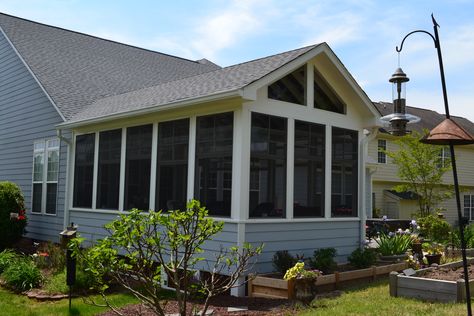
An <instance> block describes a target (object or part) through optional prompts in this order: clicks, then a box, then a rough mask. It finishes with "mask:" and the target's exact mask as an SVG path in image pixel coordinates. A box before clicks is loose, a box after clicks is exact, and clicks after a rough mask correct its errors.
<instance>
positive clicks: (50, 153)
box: [31, 139, 59, 215]
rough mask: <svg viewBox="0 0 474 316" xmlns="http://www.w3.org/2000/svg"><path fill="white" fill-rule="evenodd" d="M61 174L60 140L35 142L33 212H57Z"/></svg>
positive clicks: (51, 213) (52, 213)
mask: <svg viewBox="0 0 474 316" xmlns="http://www.w3.org/2000/svg"><path fill="white" fill-rule="evenodd" d="M58 174H59V140H58V139H48V140H42V141H38V142H35V144H34V150H33V189H32V203H31V212H33V213H39V214H41V213H42V214H50V215H54V214H56V206H57V203H56V200H57V192H58Z"/></svg>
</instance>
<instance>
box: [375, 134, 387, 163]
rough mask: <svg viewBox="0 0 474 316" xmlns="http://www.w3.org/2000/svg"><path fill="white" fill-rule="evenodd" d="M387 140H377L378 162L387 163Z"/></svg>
mask: <svg viewBox="0 0 474 316" xmlns="http://www.w3.org/2000/svg"><path fill="white" fill-rule="evenodd" d="M385 150H387V141H386V140H385V139H379V140H378V142H377V162H378V163H387V154H386V153H385Z"/></svg>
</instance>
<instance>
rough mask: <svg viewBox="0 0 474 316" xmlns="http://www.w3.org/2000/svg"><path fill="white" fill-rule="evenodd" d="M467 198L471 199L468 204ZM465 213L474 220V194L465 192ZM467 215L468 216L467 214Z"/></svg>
mask: <svg viewBox="0 0 474 316" xmlns="http://www.w3.org/2000/svg"><path fill="white" fill-rule="evenodd" d="M466 198H467V199H468V200H469V205H467V206H466ZM463 211H464V212H463V214H464V216H465V217H467V218H468V219H469V220H470V221H472V220H474V216H473V215H474V194H465V195H464V198H463ZM466 213H467V214H466ZM466 215H467V216H466Z"/></svg>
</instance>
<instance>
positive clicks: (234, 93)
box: [56, 89, 243, 129]
mask: <svg viewBox="0 0 474 316" xmlns="http://www.w3.org/2000/svg"><path fill="white" fill-rule="evenodd" d="M232 97H243V91H242V89H233V90H228V91H224V92H218V93H215V94H211V95H206V96H204V97H197V98H189V99H184V100H180V101H177V102H172V103H168V104H164V105H157V106H151V107H146V108H144V109H138V110H133V111H127V112H120V113H116V114H111V115H107V116H103V117H98V118H92V119H84V120H80V121H76V122H71V123H69V122H64V123H61V124H58V125H56V128H57V129H69V128H76V127H80V126H83V125H89V124H97V123H104V122H108V121H112V120H116V119H121V118H126V117H130V116H139V115H146V114H151V113H157V112H162V111H166V110H171V109H178V108H182V107H186V106H190V105H194V104H199V103H205V102H212V101H219V100H223V99H228V98H232Z"/></svg>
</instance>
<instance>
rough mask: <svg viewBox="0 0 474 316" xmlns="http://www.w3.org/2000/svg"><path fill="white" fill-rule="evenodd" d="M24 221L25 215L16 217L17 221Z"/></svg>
mask: <svg viewBox="0 0 474 316" xmlns="http://www.w3.org/2000/svg"><path fill="white" fill-rule="evenodd" d="M25 219H26V216H25V215H18V218H17V220H19V221H24V220H25Z"/></svg>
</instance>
